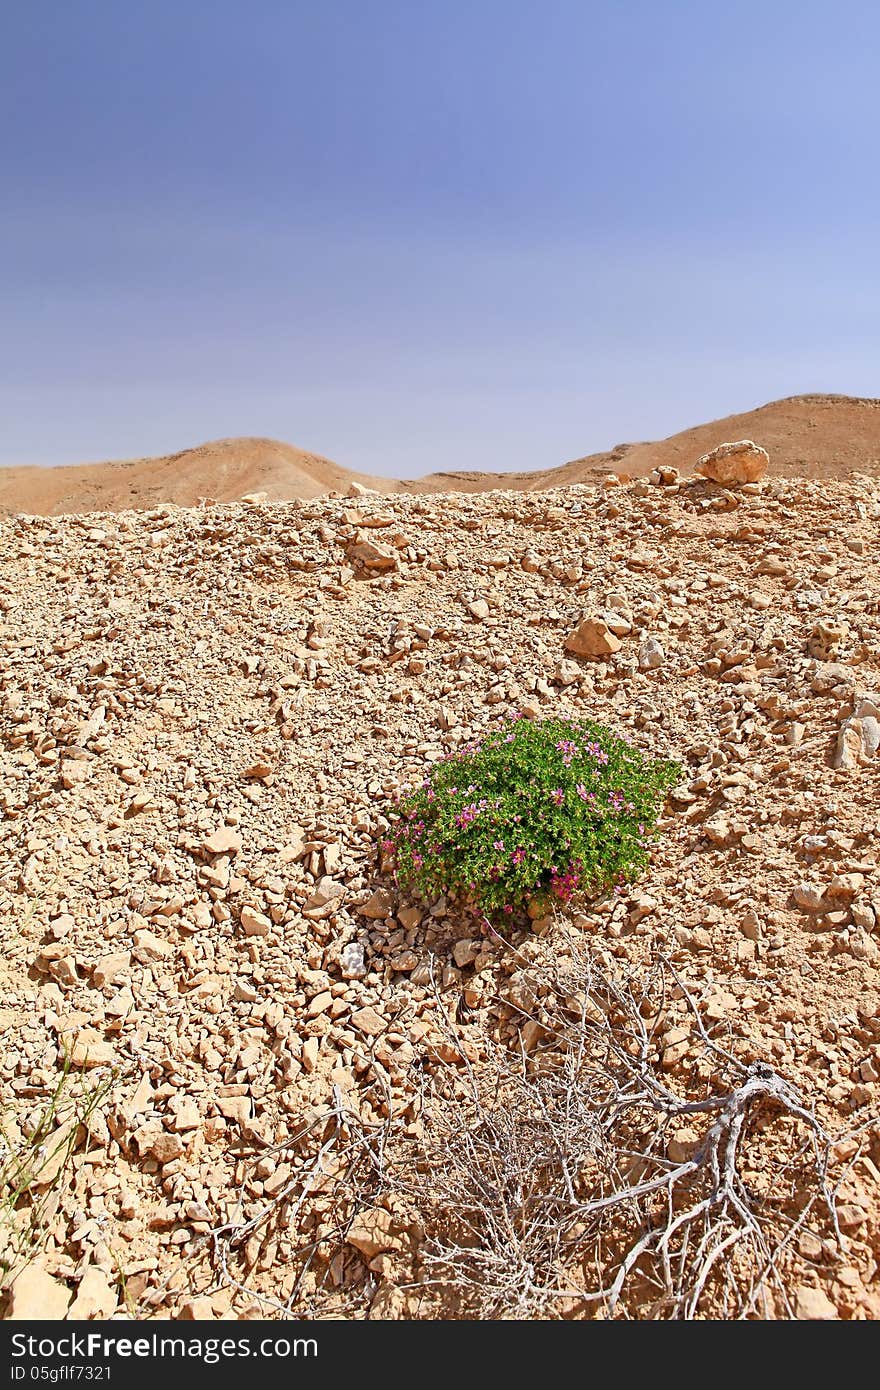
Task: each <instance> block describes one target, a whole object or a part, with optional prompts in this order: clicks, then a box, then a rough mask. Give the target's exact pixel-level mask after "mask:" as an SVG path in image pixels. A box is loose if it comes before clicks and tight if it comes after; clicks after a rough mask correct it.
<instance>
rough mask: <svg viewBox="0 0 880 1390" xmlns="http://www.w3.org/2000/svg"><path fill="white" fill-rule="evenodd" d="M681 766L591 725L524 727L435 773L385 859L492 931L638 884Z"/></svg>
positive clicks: (403, 818)
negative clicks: (524, 916) (522, 916)
mask: <svg viewBox="0 0 880 1390" xmlns="http://www.w3.org/2000/svg"><path fill="white" fill-rule="evenodd" d="M681 775H682V774H681V768H680V767H679V766H678V764H677V763H673V762H667V761H664V760H662V759H651V758H649V757H646V756H645V754H643V753H641V752H639V750H638V749H636V748H633V747H632V746H631V745H630V744H628V743H627V742H626V741H625V740H624V739H621V738H618V737H616V736H615V735H614V734H613V733H612V732H611V731H610V729H606V728H605V727H604V726H603V725H601V724H594V723H593V722H591V721H590V720H581V719H545V720H542V721H539V722H538V721H536V722H531V721H529V720H527V719H524V718H522V717H521V716H513V717H512V718H511V719H510V720H509V721H508V722H506V723H505V724H504V725H503V726H502V727H501V728H499V729H495V730H494V731H493V732H491V733H488V734H486V735H485V736H484V737H483V738H482V739H481V740H480V741H479V742H477V743H474V744H471V745H468V746H467V747H465V748H464V749H462V750H461V751H459V752H457V753H454V754H452V755H451V756H449V757H447V758H445V759H444V760H443V761H442V762H440V763H437V764H435V765H434V766H433V767H432V768H431V771H430V773H429V775H428V776H427V777H426V778H425V780H424V782H423V783H422V785H421V786H420V787H418V788H417V789H416V790H414V791H410V792H408V793H405V794H404V795H403V796H402V797H401V798H400V799H399V800H398V801H397V803H396V805H395V806H394V807H393V808H392V809H391V812H390V815H391V822H392V823H391V829H390V831H389V833H388V838H387V839H385V840H384V841H383V842H382V848H383V850H384V851H385V852H386V853H387V854H390V855H392V856H393V860H392V862H393V864H394V869H395V873H396V876H397V879H398V881H399V882H400V883H401V885H403V886H406V887H411V888H416V889H418V890H419V891H420V892H421V893H422V894H423V895H424V896H426V897H436V896H439V895H440V894H441V893H446V894H448V895H450V896H452V897H453V898H455V899H456V900H458V901H460V902H467V903H469V904H471V905H472V906H473V907H474V909H475V910H476V911H478V912H479V913H481V914H483V915H484V916H485V917H487V918H489V919H491V920H492V921H494V922H496V923H499V922H502V923H503V922H504V921H505V920H507V921H510V919H511V918H512V917H513V916H514V914H516V913H518V912H520V911H521V910H522V909H523V908H530V910H531V912H532V915H540V914H541V913H543V912H544V911H547V910H548V909H549V907H550V905H551V903H552V902H553V901H554V900H556V901H559V902H562V903H566V902H568V901H569V899H570V898H571V896H572V894H573V893H575V892H576V891H587V892H591V893H596V892H599V891H603V890H607V889H609V888H611V887H612V886H613V885H622V884H623V883H626V882H630V881H631V880H632V879H634V878H635V877H636V876H637V874H638V873H639V871H640V870H641V869H642V868H643V867H644V866H645V864H646V863H647V859H648V844H649V841H650V839H651V838H652V837H653V836H654V834H655V833H656V823H657V817H658V815H659V814H660V810H661V808H662V806H663V803H664V801H665V799H666V794H667V792H668V790H669V788H670V787H672V786H674V785H675V783H676V782H677V781H679V780H680V778H681Z"/></svg>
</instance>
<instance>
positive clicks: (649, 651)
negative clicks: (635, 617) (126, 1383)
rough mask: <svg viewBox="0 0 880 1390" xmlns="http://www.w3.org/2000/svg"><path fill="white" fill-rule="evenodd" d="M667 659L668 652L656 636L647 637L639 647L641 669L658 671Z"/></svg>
mask: <svg viewBox="0 0 880 1390" xmlns="http://www.w3.org/2000/svg"><path fill="white" fill-rule="evenodd" d="M665 660H666V653H665V651H664V650H663V647H662V646H661V644H660V643H659V642H658V641H657V638H656V637H646V638H645V640H644V642H642V644H641V646H640V647H639V670H640V671H656V670H658V669H659V667H661V666H662V665H663V663H664V662H665Z"/></svg>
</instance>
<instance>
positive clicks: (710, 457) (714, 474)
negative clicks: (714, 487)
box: [694, 439, 770, 487]
mask: <svg viewBox="0 0 880 1390" xmlns="http://www.w3.org/2000/svg"><path fill="white" fill-rule="evenodd" d="M769 466H770V455H769V454H768V453H767V450H766V449H762V448H761V447H760V446H759V445H758V444H755V443H754V442H753V441H752V440H751V439H739V440H737V441H736V442H734V443H731V444H719V445H718V447H717V449H710V450H709V452H708V453H707V454H703V456H702V458H700V459H698V461H697V463H696V464H695V465H694V472H695V473H699V474H701V475H702V477H704V478H709V479H711V481H712V482H713V483H720V484H721V485H722V487H736V486H738V485H739V484H741V483H755V482H757V481H758V479H759V478H763V476H764V474H765V473H766V472H767V469H768V467H769Z"/></svg>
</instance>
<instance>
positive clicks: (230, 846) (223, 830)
mask: <svg viewBox="0 0 880 1390" xmlns="http://www.w3.org/2000/svg"><path fill="white" fill-rule="evenodd" d="M240 849H241V836H240V835H239V833H238V831H237V830H233V829H232V827H231V826H227V825H224V826H221V827H220V829H219V830H215V831H214V832H213V834H211V835H206V836H205V838H204V840H203V841H202V850H203V852H204V853H205V854H212V855H213V854H238V852H239V850H240Z"/></svg>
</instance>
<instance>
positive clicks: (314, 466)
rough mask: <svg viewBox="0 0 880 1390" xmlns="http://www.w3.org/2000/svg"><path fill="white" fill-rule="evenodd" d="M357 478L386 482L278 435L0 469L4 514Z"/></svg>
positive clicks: (136, 504) (121, 506) (224, 497)
mask: <svg viewBox="0 0 880 1390" xmlns="http://www.w3.org/2000/svg"><path fill="white" fill-rule="evenodd" d="M354 481H358V482H361V483H362V484H363V485H364V486H367V487H377V488H378V487H385V486H386V482H385V480H384V479H376V478H370V477H365V476H363V475H362V474H360V473H353V472H351V471H350V470H349V469H347V468H340V467H339V466H338V464H335V463H332V462H331V461H330V459H326V458H323V457H322V456H321V455H320V454H312V453H307V452H306V451H305V450H303V449H297V448H296V447H295V446H294V445H292V444H283V443H281V442H280V441H279V440H277V439H260V438H247V437H246V438H240V439H217V440H213V441H211V442H210V443H208V444H201V445H199V446H198V447H197V448H194V449H182V450H181V451H180V452H179V453H176V454H168V455H166V456H165V457H163V458H141V459H126V460H122V461H118V462H110V463H84V464H74V465H70V466H66V465H65V466H62V467H59V468H33V467H29V468H4V469H0V514H2V513H4V512H5V513H6V514H7V515H8V514H9V513H14V512H26V513H28V514H29V515H32V516H61V515H64V514H65V513H70V512H92V511H111V512H118V511H126V510H128V509H131V510H134V511H145V510H148V509H149V508H150V507H155V506H158V505H159V504H160V503H162V502H171V503H175V504H176V505H177V506H180V507H194V506H197V505H198V504H199V503H200V502H201V501H202V499H207V500H210V501H212V502H234V501H237V500H238V498H240V497H241V496H242V495H243V494H245V493H248V492H265V493H266V494H267V495H268V498H269V499H270V500H272V501H275V500H283V499H289V498H293V497H318V496H321V495H322V494H326V493H329V492H333V491H339V490H344V489H345V488H347V487H348V486H349V485H350V484H351V483H352V482H354Z"/></svg>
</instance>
